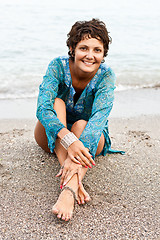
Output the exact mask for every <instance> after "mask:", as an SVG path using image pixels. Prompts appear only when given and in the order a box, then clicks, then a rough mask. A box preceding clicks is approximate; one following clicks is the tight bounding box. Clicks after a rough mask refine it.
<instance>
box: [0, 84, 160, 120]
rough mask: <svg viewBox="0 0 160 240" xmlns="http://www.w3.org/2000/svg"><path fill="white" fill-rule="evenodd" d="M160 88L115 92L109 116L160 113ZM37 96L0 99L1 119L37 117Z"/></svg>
mask: <svg viewBox="0 0 160 240" xmlns="http://www.w3.org/2000/svg"><path fill="white" fill-rule="evenodd" d="M159 102H160V88H155V89H153V88H147V89H134V90H133V89H132V90H125V91H119V92H115V101H114V105H113V109H112V111H111V114H110V116H109V118H117V117H120V118H121V117H125V118H126V117H136V116H140V115H160V108H159ZM36 106H37V98H28V99H6V100H4V99H3V100H0V108H1V114H0V119H34V118H36Z"/></svg>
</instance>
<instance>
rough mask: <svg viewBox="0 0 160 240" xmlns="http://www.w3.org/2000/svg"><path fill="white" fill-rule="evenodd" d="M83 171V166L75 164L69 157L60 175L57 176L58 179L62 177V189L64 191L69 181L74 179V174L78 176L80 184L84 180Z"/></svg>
mask: <svg viewBox="0 0 160 240" xmlns="http://www.w3.org/2000/svg"><path fill="white" fill-rule="evenodd" d="M81 169H82V165H81V164H77V163H74V162H73V161H72V160H71V159H70V158H69V157H67V159H66V160H65V161H64V164H63V166H62V167H61V169H60V171H59V173H58V174H57V175H56V177H60V176H61V181H60V188H61V189H62V188H63V187H64V186H65V185H66V184H67V183H68V182H69V180H70V179H71V178H72V177H73V175H74V174H77V175H78V182H79V184H80V183H81V180H82V177H81Z"/></svg>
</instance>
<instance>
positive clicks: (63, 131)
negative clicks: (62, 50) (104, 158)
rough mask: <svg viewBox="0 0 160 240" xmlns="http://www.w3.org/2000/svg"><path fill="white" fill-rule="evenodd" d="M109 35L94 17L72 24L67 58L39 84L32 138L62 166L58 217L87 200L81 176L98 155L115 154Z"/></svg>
mask: <svg viewBox="0 0 160 240" xmlns="http://www.w3.org/2000/svg"><path fill="white" fill-rule="evenodd" d="M110 42H111V38H110V37H109V35H108V31H107V29H106V26H105V24H104V23H103V22H102V21H99V20H98V19H92V20H91V21H83V22H76V23H75V24H74V25H73V26H72V29H71V31H70V32H69V34H68V39H67V46H68V48H69V57H58V58H55V59H54V60H53V61H51V63H50V64H49V66H48V69H47V72H46V75H45V76H44V78H43V82H42V84H41V85H40V89H39V97H38V107H37V118H38V120H39V121H38V123H37V125H36V128H35V139H36V141H37V143H38V144H39V146H41V148H42V149H44V150H45V151H46V152H51V153H52V152H55V153H56V155H57V157H58V160H59V163H60V165H61V169H60V171H59V173H58V174H57V176H61V181H60V188H61V189H62V191H61V193H60V195H59V198H58V200H57V202H56V203H55V205H54V206H53V209H52V211H53V213H54V214H56V215H57V217H58V218H61V219H62V220H65V221H68V220H69V219H71V217H72V213H73V209H74V201H75V199H77V201H78V203H79V204H84V203H85V202H88V201H89V200H90V196H89V194H88V193H87V192H86V190H85V189H84V187H83V184H82V179H83V177H84V176H85V174H86V172H87V170H88V168H92V166H94V165H95V162H94V158H95V156H97V155H100V154H101V155H105V154H106V153H112V152H115V151H114V150H112V149H111V142H110V138H109V135H108V120H107V118H108V116H109V114H110V111H111V109H112V106H113V99H114V89H115V75H114V73H113V71H112V70H111V69H110V68H109V67H107V66H106V65H104V64H103V62H104V57H106V56H107V52H108V49H109V43H110Z"/></svg>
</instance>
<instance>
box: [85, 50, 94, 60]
mask: <svg viewBox="0 0 160 240" xmlns="http://www.w3.org/2000/svg"><path fill="white" fill-rule="evenodd" d="M86 57H87V58H88V59H93V53H92V51H88V52H87V56H86Z"/></svg>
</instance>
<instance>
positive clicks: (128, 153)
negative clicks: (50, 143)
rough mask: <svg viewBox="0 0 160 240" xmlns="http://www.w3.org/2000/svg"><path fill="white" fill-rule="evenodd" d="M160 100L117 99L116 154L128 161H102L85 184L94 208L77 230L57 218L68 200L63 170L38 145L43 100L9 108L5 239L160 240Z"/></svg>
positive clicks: (4, 137) (2, 121)
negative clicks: (55, 209)
mask: <svg viewBox="0 0 160 240" xmlns="http://www.w3.org/2000/svg"><path fill="white" fill-rule="evenodd" d="M159 93H160V89H143V90H135V91H132V92H130V91H125V92H120V93H119V92H117V93H116V98H115V99H116V101H115V106H114V108H113V112H112V114H111V116H110V118H109V131H110V137H111V140H112V148H113V149H119V150H123V151H125V154H124V155H121V154H111V155H106V156H105V157H103V156H99V157H97V158H96V165H95V166H94V167H93V168H92V169H90V170H89V171H88V172H87V175H86V177H85V179H84V180H83V183H84V186H85V188H86V190H87V191H88V193H89V194H90V196H91V202H90V203H88V204H86V205H84V206H79V205H78V204H77V203H76V204H75V211H74V214H73V218H72V219H71V221H69V222H63V221H62V220H58V219H57V218H56V216H54V215H53V214H52V213H51V208H52V206H53V204H54V203H55V202H56V200H57V198H58V195H59V193H60V189H59V178H56V177H55V176H56V174H57V172H58V170H59V165H58V163H57V158H56V157H55V155H53V154H47V153H45V152H44V151H43V150H41V149H40V148H39V147H38V146H37V144H36V142H35V140H34V126H35V123H36V118H35V108H36V100H30V101H28V103H25V104H24V102H23V100H22V101H19V100H17V101H19V104H16V103H15V102H16V101H15V102H14V101H12V103H11V102H10V105H9V101H8V103H7V102H5V101H1V102H0V104H1V107H2V106H3V115H1V118H0V189H1V197H0V205H1V209H0V216H1V224H0V239H2V240H10V239H16V240H18V239H20V240H21V239H23V240H28V239H38V240H39V239H43V240H50V239H56V240H59V239H63V240H65V239H66V240H69V239H70V240H77V239H81V240H85V239H86V240H90V239H92V240H94V239H95V240H101V239H106V240H108V239H113V240H114V239H118V240H126V239H129V240H130V239H140V240H143V239H144V240H151V239H154V240H156V239H159V237H160V228H159V226H160V222H159V216H160V207H159V197H160V196H159V192H160V189H159V174H160V166H159V160H160V110H159V102H160V101H159V98H160V97H159V96H160V94H159ZM20 102H21V103H20ZM22 103H23V104H22ZM5 104H6V105H5ZM14 104H15V105H14ZM21 105H22V107H21ZM7 107H8V108H9V107H10V110H11V111H10V113H12V114H11V115H7ZM4 109H5V110H4ZM28 109H30V111H29V110H28ZM27 111H28V112H29V113H28V112H27ZM20 113H21V114H20ZM4 116H5V117H4Z"/></svg>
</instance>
